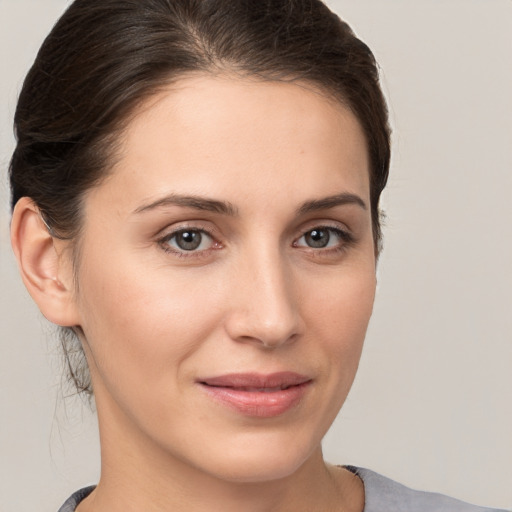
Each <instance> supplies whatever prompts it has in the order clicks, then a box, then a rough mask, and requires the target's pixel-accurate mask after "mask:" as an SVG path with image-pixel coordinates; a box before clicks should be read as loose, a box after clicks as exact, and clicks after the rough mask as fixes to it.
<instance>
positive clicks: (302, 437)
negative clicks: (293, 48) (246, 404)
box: [13, 75, 375, 512]
mask: <svg viewBox="0 0 512 512" xmlns="http://www.w3.org/2000/svg"><path fill="white" fill-rule="evenodd" d="M340 195H341V196H340ZM177 196H180V197H183V196H185V197H190V196H194V198H200V199H201V200H204V199H207V200H214V201H219V202H222V203H223V204H224V205H227V206H228V207H229V208H228V209H229V210H230V211H228V212H220V211H210V210H207V209H204V208H197V207H194V206H193V205H192V206H191V205H185V204H183V200H180V201H178V203H181V204H175V200H176V197H177ZM333 196H337V198H336V201H331V202H330V203H329V202H325V201H324V204H322V203H320V202H319V201H322V200H324V199H325V198H332V197H333ZM169 197H171V198H172V200H168V199H166V200H163V198H169ZM340 197H341V199H343V200H340ZM347 197H348V198H349V201H348V202H347V201H346V199H347ZM314 201H316V203H312V202H314ZM334 203H336V204H334ZM312 204H313V205H314V208H313V207H312ZM151 205H152V206H151ZM201 205H202V206H203V207H204V204H203V203H201ZM305 205H309V209H308V208H306V207H305ZM196 206H197V205H196ZM84 214H85V215H84V219H85V221H84V226H83V231H82V235H81V240H80V263H79V266H78V268H77V269H72V268H71V263H70V257H69V251H67V250H66V249H67V247H66V242H62V241H58V240H53V239H51V238H50V239H49V238H48V235H47V234H44V233H46V232H45V230H44V226H41V222H40V220H38V218H37V209H36V208H35V207H34V206H33V204H31V202H30V201H29V200H22V201H21V202H20V203H19V205H18V207H17V209H16V211H15V215H14V217H13V245H14V247H15V252H16V253H17V255H18V258H19V261H20V266H21V268H22V274H23V273H24V272H23V267H24V265H26V266H27V268H28V267H29V264H28V263H26V264H24V263H23V261H28V262H31V264H32V274H30V272H29V271H27V272H25V275H24V280H25V282H26V284H27V287H28V288H29V291H31V293H32V296H33V297H34V298H35V299H36V301H37V302H38V303H39V305H40V308H41V311H42V312H43V314H45V316H47V318H49V319H50V320H52V321H54V322H55V323H58V324H60V325H75V326H78V327H79V329H80V332H81V333H82V334H81V338H82V342H83V345H84V349H85V352H86V356H87V359H88V363H89V367H90V371H91V376H92V379H93V387H94V392H95V399H96V404H97V411H98V418H99V425H100V436H101V447H102V448H101V450H102V474H101V480H100V483H99V485H98V487H97V489H96V491H94V492H93V493H92V494H91V496H90V497H89V498H88V499H86V500H85V501H84V502H83V503H82V504H81V505H80V506H79V508H78V510H79V512H91V511H94V512H103V511H107V510H108V511H109V512H112V511H113V512H117V511H124V512H130V511H136V510H137V511H140V510H147V511H169V510H173V511H185V510H186V511H188V512H195V511H204V510H208V511H214V512H215V511H223V512H226V511H228V512H229V511H235V510H236V511H240V510H244V511H254V512H259V511H270V510H271V511H288V510H294V511H310V510H323V511H330V510H333V511H334V510H343V511H349V510H350V511H362V509H363V505H364V491H363V487H362V483H361V482H360V480H359V479H358V478H357V477H355V476H354V475H352V474H351V473H349V472H348V471H346V470H344V469H342V468H335V467H332V466H329V465H327V464H326V463H325V462H324V460H323V457H322V453H321V446H320V443H321V439H322V438H323V436H324V435H325V433H326V431H327V429H328V428H329V427H330V425H331V423H332V421H333V420H334V418H335V417H336V415H337V413H338V411H339V409H340V407H341V406H342V404H343V402H344V400H345V398H346V396H347V394H348V391H349V389H350V386H351V384H352V382H353V379H354V376H355V372H356V369H357V366H358V362H359V358H360V354H361V349H362V345H363V340H364V336H365V332H366V328H367V324H368V321H369V318H370V315H371V311H372V306H373V300H374V293H375V250H374V243H373V239H372V226H371V215H370V203H369V160H368V155H367V147H366V141H365V137H364V134H363V132H362V129H361V127H360V125H359V123H358V121H357V120H356V118H355V117H354V115H353V114H352V113H351V112H350V111H349V110H348V109H346V108H345V107H344V106H342V105H341V104H340V103H339V102H336V101H333V100H331V99H329V98H327V97H326V96H325V95H324V94H321V93H320V92H318V91H315V90H314V89H313V88H312V87H308V86H307V85H306V84H292V83H276V82H257V81H251V80H249V79H240V78H233V77H226V76H225V77H221V76H218V77H212V76H205V75H201V76H193V77H188V78H184V79H183V80H182V81H181V82H179V83H178V84H175V85H173V86H172V88H169V90H166V91H164V92H160V93H158V95H156V96H154V97H153V98H151V99H150V101H148V102H146V103H145V104H144V105H142V106H141V108H140V109H139V111H138V112H137V115H136V116H135V117H134V119H133V120H132V121H130V123H129V125H128V127H127V129H126V131H125V133H124V134H123V137H122V140H121V149H120V155H119V158H118V159H117V160H116V164H115V166H114V168H113V169H112V172H111V173H110V175H109V176H108V178H107V179H105V180H104V181H103V182H102V183H101V184H100V185H99V186H97V187H95V188H94V189H91V190H90V191H88V193H87V194H86V196H85V201H84ZM315 228H323V229H324V233H325V232H327V233H328V235H327V237H328V238H329V241H328V244H327V247H324V248H322V247H311V246H310V245H309V243H310V242H311V237H310V236H309V235H310V234H311V232H312V230H314V229H315ZM180 229H181V230H183V229H188V230H192V231H193V232H194V233H196V237H197V234H198V233H202V242H201V245H200V246H199V247H198V248H197V249H195V250H189V251H186V250H183V249H182V248H180V247H179V244H178V241H179V240H178V238H177V237H176V233H177V232H179V230H180ZM194 230H195V231H194ZM336 230H341V232H344V233H348V236H345V235H343V236H341V235H338V234H337V231H336ZM36 233H37V234H38V236H37V237H36V236H35V234H36ZM31 236H32V238H34V239H37V240H38V241H39V246H38V247H39V250H35V249H33V250H32V252H30V250H29V249H28V248H27V247H30V245H27V244H28V242H27V240H30V239H31ZM45 236H46V238H45ZM24 247H25V248H24ZM24 254H25V256H24ZM37 272H39V274H37ZM73 272H76V277H77V279H76V282H78V283H79V287H78V289H77V288H76V287H75V284H74V283H75V279H74V276H73ZM31 276H32V277H31ZM34 276H36V277H37V276H39V281H38V282H39V283H40V284H39V285H38V286H34V284H33V283H32V281H35V280H36V277H34ZM41 283H43V284H41ZM41 290H43V291H41ZM50 292H51V293H50ZM49 296H51V297H49ZM64 298H66V299H67V300H66V301H65V300H64ZM278 371H294V372H298V373H300V374H303V375H306V376H308V378H310V379H311V382H310V384H309V385H308V388H307V391H306V392H305V394H304V396H303V398H302V400H301V401H300V402H299V403H298V404H297V405H295V406H294V407H292V408H291V409H290V410H287V411H286V412H285V413H283V414H280V415H278V416H276V417H271V418H260V417H250V416H247V415H244V414H242V413H240V412H237V411H233V410H232V409H230V408H228V407H226V406H224V405H222V404H219V403H218V402H216V401H215V400H212V399H211V397H210V396H209V395H208V394H207V393H205V392H204V390H203V389H202V387H201V386H200V385H198V379H201V378H206V377H209V376H216V375H223V374H226V373H232V372H258V373H265V374H266V373H272V372H278Z"/></svg>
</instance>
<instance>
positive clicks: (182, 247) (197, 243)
mask: <svg viewBox="0 0 512 512" xmlns="http://www.w3.org/2000/svg"><path fill="white" fill-rule="evenodd" d="M163 242H164V243H165V244H167V245H169V246H170V247H171V248H172V249H174V250H177V251H180V252H181V251H186V252H192V251H204V250H206V249H209V248H210V247H211V246H212V245H213V240H212V237H211V236H210V235H208V234H207V233H205V232H204V231H201V230H199V229H182V230H180V231H177V232H175V233H173V234H172V235H170V236H168V237H166V239H165V240H163Z"/></svg>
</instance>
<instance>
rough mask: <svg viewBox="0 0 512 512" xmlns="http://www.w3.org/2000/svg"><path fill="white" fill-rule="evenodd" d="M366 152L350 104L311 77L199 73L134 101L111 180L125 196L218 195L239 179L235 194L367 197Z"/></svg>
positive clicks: (149, 197) (364, 142)
mask: <svg viewBox="0 0 512 512" xmlns="http://www.w3.org/2000/svg"><path fill="white" fill-rule="evenodd" d="M367 153H368V151H367V147H366V141H365V136H364V133H363V131H362V129H361V126H360V124H359V122H358V121H357V119H356V118H355V116H354V115H353V114H352V113H351V112H350V110H349V109H348V108H346V107H345V106H344V105H343V104H342V103H341V102H339V101H336V100H333V99H332V98H330V97H328V96H327V95H326V94H323V93H322V92H321V91H319V90H317V89H315V88H314V87H313V86H311V85H309V84H304V83H283V82H268V81H256V80H250V79H246V78H235V77H226V76H211V75H199V76H193V77H188V78H185V79H182V80H180V81H179V82H177V83H175V84H173V85H172V86H169V88H168V89H166V90H164V91H160V92H159V93H158V94H155V95H154V96H153V97H150V98H149V99H148V100H147V101H145V102H144V103H143V104H142V105H141V106H140V107H139V109H138V110H137V112H136V113H135V115H134V117H133V118H132V120H131V121H130V122H129V123H128V125H127V127H126V129H125V131H124V133H123V136H122V140H121V145H120V157H119V158H118V160H117V163H116V165H115V166H114V168H113V172H112V174H111V176H110V179H109V180H107V181H110V182H114V183H116V184H117V185H118V186H122V187H123V188H124V191H125V197H126V198H127V199H128V198H129V195H130V192H132V191H136V193H137V195H138V196H141V195H146V196H147V199H151V196H153V195H157V194H160V193H166V192H173V191H174V190H173V189H176V188H177V189H179V188H180V187H182V186H184V187H186V188H187V190H186V192H188V193H200V194H204V193H206V192H207V193H212V194H221V195H223V194H225V193H226V191H230V192H233V189H234V187H235V186H236V185H237V184H240V185H244V188H243V190H238V191H236V193H237V194H238V195H240V194H242V195H254V194H257V193H259V194H263V195H265V193H266V192H269V190H268V189H269V184H270V183H271V182H272V183H274V184H276V185H277V187H279V186H280V187H281V190H283V191H284V190H286V191H287V193H288V194H291V195H292V196H293V194H295V193H297V194H304V190H305V189H307V191H308V194H309V195H310V196H315V195H328V194H329V193H331V194H332V193H333V192H334V193H336V192H339V190H338V189H340V188H344V189H346V188H347V187H348V188H349V189H352V190H348V191H349V192H354V193H358V194H359V195H365V194H367V193H368V188H369V185H368V183H369V171H368V169H369V163H368V162H369V161H368V154H367ZM169 189H170V190H169ZM329 189H331V190H329ZM178 192H181V191H180V190H178Z"/></svg>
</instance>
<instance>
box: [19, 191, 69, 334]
mask: <svg viewBox="0 0 512 512" xmlns="http://www.w3.org/2000/svg"><path fill="white" fill-rule="evenodd" d="M11 244H12V248H13V250H14V254H15V256H16V259H17V261H18V267H19V269H20V273H21V278H22V279H23V282H24V283H25V286H26V288H27V290H28V292H29V293H30V295H31V297H32V299H34V301H35V303H36V304H37V305H38V307H39V310H40V311H41V313H42V314H43V315H44V316H45V317H46V318H47V319H48V320H49V321H50V322H52V323H54V324H57V325H61V326H67V327H71V326H76V325H79V318H78V310H77V308H76V304H75V300H74V294H73V287H74V280H73V268H72V262H71V258H70V257H69V254H68V252H69V251H68V250H67V249H68V247H67V245H69V242H66V241H63V240H58V239H55V238H54V237H52V235H51V234H50V233H49V231H48V228H47V227H46V225H45V223H44V222H43V219H42V218H41V214H40V212H39V209H38V208H37V206H36V205H35V204H34V202H33V201H32V200H31V199H30V198H28V197H22V198H21V199H20V200H19V201H18V203H17V204H16V206H15V208H14V212H13V216H12V221H11Z"/></svg>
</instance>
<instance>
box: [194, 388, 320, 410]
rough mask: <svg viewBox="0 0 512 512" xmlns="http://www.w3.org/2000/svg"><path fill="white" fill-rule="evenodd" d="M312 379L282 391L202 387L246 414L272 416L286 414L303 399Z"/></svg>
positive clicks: (222, 401)
mask: <svg viewBox="0 0 512 512" xmlns="http://www.w3.org/2000/svg"><path fill="white" fill-rule="evenodd" d="M310 384H311V381H308V382H304V383H303V384H298V385H297V386H290V387H289V388H288V389H282V390H280V391H270V392H264V391H242V390H237V389H234V388H228V387H220V386H219V387H217V386H208V385H206V384H201V386H202V388H203V389H204V390H205V391H206V393H208V395H209V396H210V397H212V398H213V399H214V400H216V401H218V402H220V403H221V404H223V405H226V406H228V407H229V408H231V409H233V410H235V411H237V412H239V413H242V414H244V415H246V416H254V417H258V418H272V417H274V416H279V415H281V414H284V413H285V412H286V411H288V410H290V409H292V408H293V407H295V406H297V405H298V404H299V402H300V401H301V400H302V399H303V397H304V395H305V393H306V391H307V389H308V388H309V385H310Z"/></svg>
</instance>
